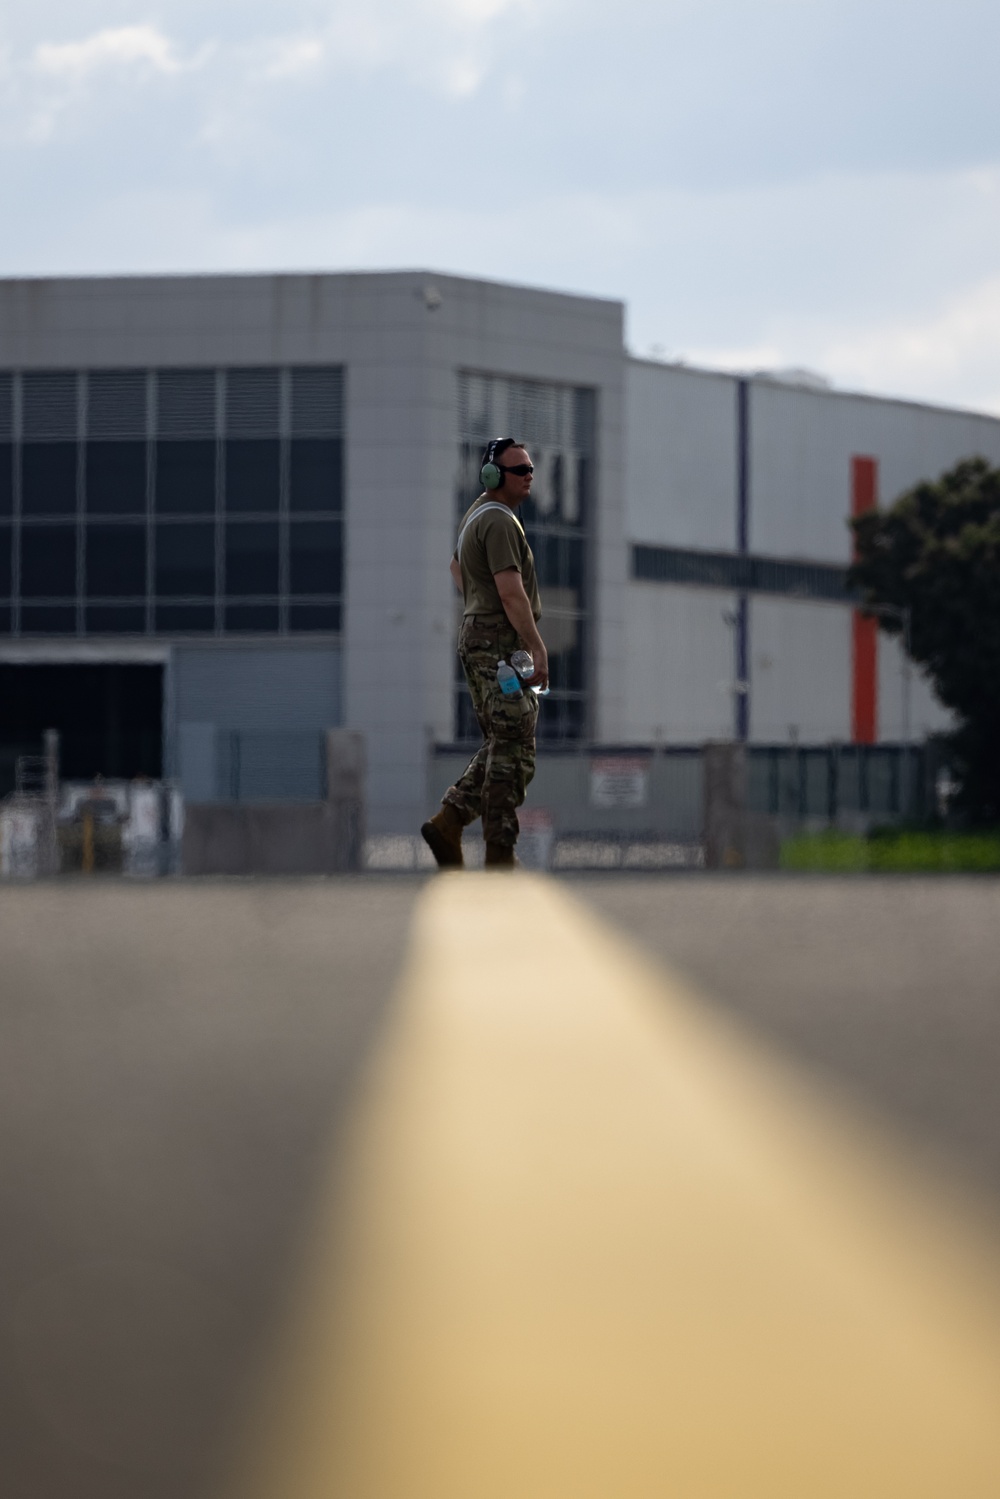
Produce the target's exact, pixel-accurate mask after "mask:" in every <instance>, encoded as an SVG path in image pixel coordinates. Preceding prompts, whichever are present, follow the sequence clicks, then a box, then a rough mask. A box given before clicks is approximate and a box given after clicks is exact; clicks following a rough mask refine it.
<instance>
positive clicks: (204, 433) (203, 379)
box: [156, 370, 215, 437]
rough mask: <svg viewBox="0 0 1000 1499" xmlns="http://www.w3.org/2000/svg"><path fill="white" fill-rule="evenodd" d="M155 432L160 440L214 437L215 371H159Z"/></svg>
mask: <svg viewBox="0 0 1000 1499" xmlns="http://www.w3.org/2000/svg"><path fill="white" fill-rule="evenodd" d="M156 430H157V432H158V433H159V435H160V436H161V437H214V436H215V371H214V370H160V372H159V374H158V375H157V377H156Z"/></svg>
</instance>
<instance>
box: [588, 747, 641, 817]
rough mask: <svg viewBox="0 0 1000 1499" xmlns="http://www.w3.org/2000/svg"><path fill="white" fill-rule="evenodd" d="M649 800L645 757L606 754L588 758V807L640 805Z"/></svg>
mask: <svg viewBox="0 0 1000 1499" xmlns="http://www.w3.org/2000/svg"><path fill="white" fill-rule="evenodd" d="M648 801H649V761H648V760H647V759H645V758H644V757H643V756H641V755H607V756H602V757H601V758H600V759H596V760H591V762H590V805H591V806H592V807H644V806H646V804H647V802H648Z"/></svg>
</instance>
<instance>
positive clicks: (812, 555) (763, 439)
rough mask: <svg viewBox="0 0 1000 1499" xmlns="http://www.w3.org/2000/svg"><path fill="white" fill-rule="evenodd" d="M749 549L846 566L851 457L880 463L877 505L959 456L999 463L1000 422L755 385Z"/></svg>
mask: <svg viewBox="0 0 1000 1499" xmlns="http://www.w3.org/2000/svg"><path fill="white" fill-rule="evenodd" d="M750 452H751V469H752V485H753V505H752V515H751V520H750V549H751V551H753V552H762V553H765V554H768V555H772V556H783V557H795V558H801V559H815V560H817V561H823V562H837V563H841V564H845V563H847V562H849V561H850V557H851V537H850V531H849V529H848V525H847V518H848V516H849V514H850V510H851V460H852V458H853V457H854V456H855V455H857V454H865V455H869V456H871V457H872V458H874V459H876V460H877V462H878V466H879V495H878V499H879V503H880V504H882V505H888V504H891V503H892V501H893V500H894V499H895V498H896V497H897V496H898V495H899V494H901V493H902V492H903V491H904V490H906V489H909V488H911V487H912V486H913V485H914V484H916V483H918V482H919V481H920V480H921V479H935V478H937V477H938V475H939V474H941V473H943V472H944V471H945V469H948V468H951V467H952V466H953V465H954V464H955V463H957V462H958V461H959V460H960V459H962V458H969V457H972V456H974V455H976V454H979V455H982V456H983V457H985V458H987V459H989V461H990V462H992V463H1000V421H998V420H996V419H995V418H990V417H983V416H972V415H969V414H968V413H967V412H961V411H947V410H940V409H935V408H933V407H928V406H918V405H916V404H910V403H907V402H903V401H882V400H877V399H874V398H870V397H865V396H851V395H841V394H839V393H838V392H833V391H831V392H824V391H813V390H802V389H795V388H793V387H788V386H781V385H778V384H776V383H772V382H768V381H766V380H755V381H754V382H753V395H752V417H751V428H750Z"/></svg>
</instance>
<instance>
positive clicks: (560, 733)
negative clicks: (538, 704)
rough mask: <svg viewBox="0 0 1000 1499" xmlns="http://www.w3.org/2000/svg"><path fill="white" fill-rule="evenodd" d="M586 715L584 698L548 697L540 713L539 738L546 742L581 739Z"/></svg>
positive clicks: (556, 742) (558, 742)
mask: <svg viewBox="0 0 1000 1499" xmlns="http://www.w3.org/2000/svg"><path fill="white" fill-rule="evenodd" d="M585 717H586V713H585V708H584V703H583V700H582V698H558V697H550V698H547V699H546V701H545V703H544V704H543V706H542V711H541V712H540V713H539V715H538V738H539V740H540V741H541V742H542V743H544V744H560V743H562V742H563V741H565V740H567V739H581V738H582V737H583V732H584V723H585Z"/></svg>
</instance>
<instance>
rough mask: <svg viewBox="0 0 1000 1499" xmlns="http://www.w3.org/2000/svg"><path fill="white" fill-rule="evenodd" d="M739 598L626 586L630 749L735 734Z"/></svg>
mask: <svg viewBox="0 0 1000 1499" xmlns="http://www.w3.org/2000/svg"><path fill="white" fill-rule="evenodd" d="M735 605H736V595H735V594H733V593H727V592H726V591H725V590H723V589H707V588H684V587H678V586H674V585H671V586H669V587H663V586H662V585H661V584H657V583H631V584H629V585H628V587H627V589H626V593H625V646H626V648H625V705H626V706H625V713H624V718H623V722H622V723H621V725H620V728H619V732H618V733H617V735H616V738H617V739H619V740H620V741H623V742H625V743H628V744H648V743H663V744H696V743H699V742H700V741H701V740H703V739H728V738H730V737H731V735H732V731H733V669H734V656H733V632H732V625H731V623H729V622H727V616H728V617H729V619H730V620H731V618H732V616H733V612H734V609H735Z"/></svg>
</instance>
